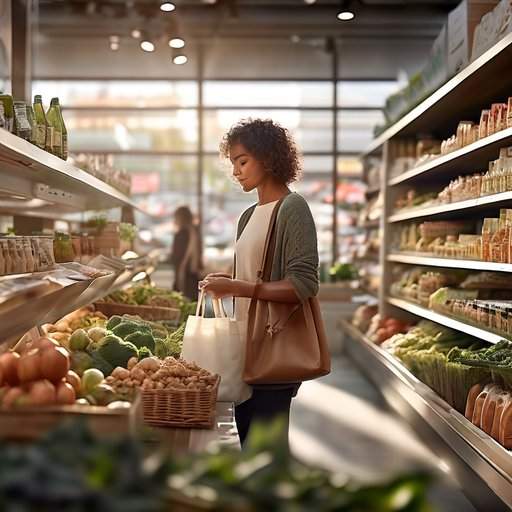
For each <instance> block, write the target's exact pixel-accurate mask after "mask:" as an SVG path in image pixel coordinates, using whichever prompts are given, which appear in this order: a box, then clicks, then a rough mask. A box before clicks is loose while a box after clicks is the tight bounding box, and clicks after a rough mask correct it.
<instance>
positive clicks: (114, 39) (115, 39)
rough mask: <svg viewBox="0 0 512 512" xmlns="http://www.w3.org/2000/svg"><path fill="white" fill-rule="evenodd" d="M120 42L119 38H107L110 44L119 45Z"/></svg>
mask: <svg viewBox="0 0 512 512" xmlns="http://www.w3.org/2000/svg"><path fill="white" fill-rule="evenodd" d="M120 40H121V38H120V37H119V36H110V37H109V41H110V42H111V43H119V41H120Z"/></svg>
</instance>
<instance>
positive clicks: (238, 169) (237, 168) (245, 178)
mask: <svg viewBox="0 0 512 512" xmlns="http://www.w3.org/2000/svg"><path fill="white" fill-rule="evenodd" d="M229 159H230V160H231V163H232V164H233V176H234V177H235V179H236V180H237V181H238V183H240V186H241V187H242V189H243V191H244V192H251V190H254V189H255V188H258V187H259V186H260V185H261V184H262V183H263V182H264V181H265V180H266V179H267V178H268V177H269V174H268V173H267V171H265V168H264V167H263V164H262V163H261V162H260V161H259V160H257V159H256V158H254V157H253V156H252V155H251V154H250V153H249V152H248V151H247V149H245V147H244V146H243V145H242V144H233V146H232V147H231V148H230V150H229Z"/></svg>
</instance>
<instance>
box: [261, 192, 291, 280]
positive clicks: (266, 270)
mask: <svg viewBox="0 0 512 512" xmlns="http://www.w3.org/2000/svg"><path fill="white" fill-rule="evenodd" d="M287 195H288V194H287ZM287 195H285V196H283V197H282V198H281V199H279V201H278V202H277V204H276V205H275V206H274V209H273V210H272V215H271V216H270V222H269V223H268V230H267V236H266V237H265V244H264V246H263V254H262V257H261V265H260V269H259V270H258V272H257V274H256V276H257V282H258V283H260V282H262V281H269V280H270V273H271V272H270V270H271V266H270V265H269V262H270V258H271V257H272V259H273V256H274V249H275V246H276V237H275V236H274V233H275V228H276V224H277V214H278V213H279V209H280V208H281V205H282V204H283V201H284V199H285V198H286V197H287Z"/></svg>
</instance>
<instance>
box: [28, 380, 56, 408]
mask: <svg viewBox="0 0 512 512" xmlns="http://www.w3.org/2000/svg"><path fill="white" fill-rule="evenodd" d="M29 396H30V403H31V405H52V404H54V403H55V401H56V394H55V386H54V385H53V384H52V383H51V382H50V381H48V380H38V381H37V382H34V383H33V384H32V386H30V395H29Z"/></svg>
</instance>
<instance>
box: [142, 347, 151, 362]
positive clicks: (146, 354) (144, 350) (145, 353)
mask: <svg viewBox="0 0 512 512" xmlns="http://www.w3.org/2000/svg"><path fill="white" fill-rule="evenodd" d="M146 357H153V353H152V352H151V350H149V348H148V347H142V348H141V349H140V350H139V361H142V360H143V359H146Z"/></svg>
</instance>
